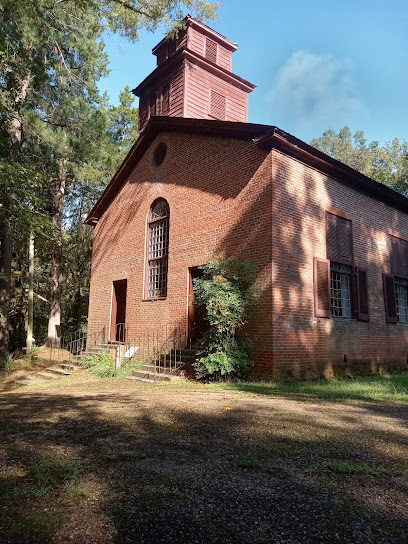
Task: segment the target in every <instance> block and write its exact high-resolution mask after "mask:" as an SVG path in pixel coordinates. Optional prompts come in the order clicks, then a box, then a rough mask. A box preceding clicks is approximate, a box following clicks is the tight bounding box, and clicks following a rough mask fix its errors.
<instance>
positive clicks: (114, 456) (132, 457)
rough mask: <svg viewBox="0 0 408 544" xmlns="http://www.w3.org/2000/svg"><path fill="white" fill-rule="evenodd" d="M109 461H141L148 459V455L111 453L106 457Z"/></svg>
mask: <svg viewBox="0 0 408 544" xmlns="http://www.w3.org/2000/svg"><path fill="white" fill-rule="evenodd" d="M106 458H107V459H108V460H109V461H113V462H115V461H140V460H141V459H147V453H145V452H144V451H119V452H116V453H110V454H108V455H107V456H106Z"/></svg>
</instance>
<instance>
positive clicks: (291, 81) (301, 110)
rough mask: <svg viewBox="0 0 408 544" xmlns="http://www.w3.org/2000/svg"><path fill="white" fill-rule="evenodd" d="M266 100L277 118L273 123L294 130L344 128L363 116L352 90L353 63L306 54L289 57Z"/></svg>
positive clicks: (362, 107) (353, 84)
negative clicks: (342, 126) (322, 127)
mask: <svg viewBox="0 0 408 544" xmlns="http://www.w3.org/2000/svg"><path fill="white" fill-rule="evenodd" d="M267 100H268V102H269V103H270V104H271V107H272V112H273V115H274V117H276V118H277V122H276V123H275V122H274V121H273V123H274V124H278V123H282V122H283V123H284V124H285V125H286V126H288V125H292V126H293V127H294V128H296V129H305V128H309V129H311V128H313V127H318V126H321V125H322V124H323V126H325V127H326V128H330V126H333V125H335V124H337V123H343V125H345V124H347V123H349V122H350V119H352V118H354V117H355V116H356V115H358V116H359V115H361V114H364V113H365V108H364V105H363V103H362V101H361V100H360V98H359V97H358V94H357V91H356V88H355V83H354V78H353V66H352V64H351V63H350V62H349V61H346V60H340V59H337V58H335V57H334V56H332V55H315V54H313V53H310V52H308V51H296V52H295V53H293V54H292V55H291V57H290V58H289V59H288V61H287V62H286V64H284V65H283V66H282V68H281V69H280V70H279V72H278V74H277V78H276V81H275V85H274V86H273V88H272V90H271V91H270V92H269V93H268V95H267ZM282 128H284V126H283V125H282ZM288 129H289V127H288Z"/></svg>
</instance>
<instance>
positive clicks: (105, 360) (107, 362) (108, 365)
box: [81, 350, 115, 378]
mask: <svg viewBox="0 0 408 544" xmlns="http://www.w3.org/2000/svg"><path fill="white" fill-rule="evenodd" d="M81 365H83V366H86V367H87V368H88V370H89V372H90V373H91V374H94V375H95V376H99V377H100V378H113V377H114V376H115V357H113V355H111V354H110V352H109V351H108V350H104V351H99V352H97V353H85V354H84V356H83V357H82V359H81Z"/></svg>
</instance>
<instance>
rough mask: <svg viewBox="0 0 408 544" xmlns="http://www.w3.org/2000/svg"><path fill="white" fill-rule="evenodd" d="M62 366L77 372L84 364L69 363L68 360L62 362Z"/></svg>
mask: <svg viewBox="0 0 408 544" xmlns="http://www.w3.org/2000/svg"><path fill="white" fill-rule="evenodd" d="M61 367H62V368H64V369H66V370H68V371H69V372H75V371H77V370H81V369H82V366H81V365H79V364H77V363H76V362H72V363H69V362H68V361H67V362H65V361H64V362H63V363H61Z"/></svg>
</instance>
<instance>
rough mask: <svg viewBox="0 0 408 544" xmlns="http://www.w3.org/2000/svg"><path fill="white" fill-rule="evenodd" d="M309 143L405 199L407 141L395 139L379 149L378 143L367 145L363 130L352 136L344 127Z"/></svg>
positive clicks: (407, 180)
mask: <svg viewBox="0 0 408 544" xmlns="http://www.w3.org/2000/svg"><path fill="white" fill-rule="evenodd" d="M310 144H311V145H312V146H313V147H316V148H317V149H319V150H320V151H323V152H324V153H327V154H328V155H330V156H331V157H333V158H335V159H337V160H339V161H341V162H344V163H345V164H347V165H348V166H351V167H352V168H354V169H355V170H358V171H359V172H361V173H363V174H365V175H366V176H369V177H371V178H373V179H375V180H376V181H379V182H380V183H384V184H385V185H388V186H389V187H391V188H392V189H394V190H395V191H398V192H400V193H402V194H405V195H407V196H408V142H406V141H405V140H399V139H398V138H394V140H393V141H392V142H386V143H385V144H384V145H383V146H380V144H379V142H377V141H373V142H369V143H368V142H367V140H366V138H365V137H364V132H363V131H362V130H359V131H357V132H356V133H355V134H354V135H353V136H352V134H351V131H350V129H349V128H348V127H347V126H345V127H344V128H342V129H341V130H340V131H339V132H338V133H337V132H335V131H334V130H326V131H325V132H324V133H323V135H322V136H321V137H320V138H315V139H313V140H312V141H311V142H310Z"/></svg>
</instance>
